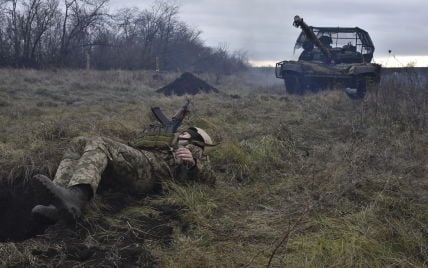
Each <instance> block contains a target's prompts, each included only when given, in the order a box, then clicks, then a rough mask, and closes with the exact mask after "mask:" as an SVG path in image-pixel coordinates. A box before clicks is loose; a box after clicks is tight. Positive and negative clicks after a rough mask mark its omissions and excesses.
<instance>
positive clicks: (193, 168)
mask: <svg viewBox="0 0 428 268" xmlns="http://www.w3.org/2000/svg"><path fill="white" fill-rule="evenodd" d="M186 148H187V149H188V150H189V151H190V153H191V156H192V158H193V161H183V164H181V165H179V166H177V168H176V178H177V179H179V180H193V181H200V182H205V183H209V184H214V183H215V176H214V172H213V171H212V168H211V165H210V163H209V160H208V158H207V157H206V156H205V155H204V154H203V151H202V149H201V148H199V147H197V146H194V145H188V146H186Z"/></svg>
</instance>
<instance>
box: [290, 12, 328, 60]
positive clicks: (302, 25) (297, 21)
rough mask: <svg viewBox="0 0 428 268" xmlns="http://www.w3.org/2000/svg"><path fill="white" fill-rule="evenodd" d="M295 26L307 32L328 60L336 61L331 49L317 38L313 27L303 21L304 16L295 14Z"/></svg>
mask: <svg viewBox="0 0 428 268" xmlns="http://www.w3.org/2000/svg"><path fill="white" fill-rule="evenodd" d="M293 26H294V27H296V28H299V27H300V28H301V29H302V31H303V32H304V33H305V35H306V36H307V37H308V38H309V40H311V41H312V42H313V43H314V44H315V45H316V46H317V47H318V48H319V50H321V52H322V53H323V54H324V55H325V56H326V57H327V59H328V61H329V62H330V63H333V62H334V59H333V55H332V54H331V52H330V50H329V49H328V48H326V47H325V46H324V45H323V44H322V43H321V41H320V40H319V39H318V38H317V36H316V35H315V34H314V32H313V31H312V30H311V28H310V27H309V26H308V25H307V24H306V23H305V22H304V21H303V18H301V17H299V16H295V17H294V22H293Z"/></svg>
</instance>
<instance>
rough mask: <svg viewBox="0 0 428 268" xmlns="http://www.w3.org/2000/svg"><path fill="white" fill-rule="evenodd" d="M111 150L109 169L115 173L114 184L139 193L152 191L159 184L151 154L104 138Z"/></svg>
mask: <svg viewBox="0 0 428 268" xmlns="http://www.w3.org/2000/svg"><path fill="white" fill-rule="evenodd" d="M103 140H104V142H105V145H106V147H107V148H108V150H109V153H110V154H109V156H110V157H111V158H110V159H109V160H110V161H109V168H111V169H112V170H113V172H114V179H113V182H114V183H117V184H120V185H125V186H127V188H128V189H132V190H134V191H135V192H138V193H147V192H149V191H151V190H152V189H153V188H154V187H155V185H156V184H157V183H158V181H157V179H156V178H155V173H157V172H156V170H155V169H154V167H153V162H156V160H155V159H153V157H151V156H152V155H151V154H150V153H149V152H145V153H144V152H142V151H140V150H138V149H135V148H133V147H130V146H128V145H126V144H123V143H120V142H116V141H113V140H111V139H108V138H103Z"/></svg>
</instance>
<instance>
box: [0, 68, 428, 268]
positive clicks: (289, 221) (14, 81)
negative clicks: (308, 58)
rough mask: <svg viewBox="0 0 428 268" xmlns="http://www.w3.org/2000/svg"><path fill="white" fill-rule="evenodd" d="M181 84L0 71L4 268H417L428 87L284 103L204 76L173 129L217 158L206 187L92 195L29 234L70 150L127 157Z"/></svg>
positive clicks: (112, 74) (276, 95) (405, 84)
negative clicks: (202, 141)
mask: <svg viewBox="0 0 428 268" xmlns="http://www.w3.org/2000/svg"><path fill="white" fill-rule="evenodd" d="M179 75H180V73H161V74H156V73H154V72H148V71H132V72H131V71H103V72H101V71H78V70H69V71H66V70H60V71H55V70H51V71H36V70H9V69H3V70H0V81H1V83H0V126H1V127H0V174H1V175H0V176H1V182H0V184H1V185H0V240H1V242H0V266H1V267H266V266H267V267H426V266H427V265H428V175H427V174H428V132H427V130H428V84H427V83H426V80H421V79H420V77H419V76H418V75H412V74H409V73H402V74H400V75H394V73H389V74H385V76H384V77H383V79H382V81H381V84H380V85H379V87H376V88H370V89H368V93H367V96H366V98H365V99H364V100H358V101H353V100H350V99H349V98H348V97H347V96H346V94H345V93H343V92H342V91H341V90H339V89H337V90H328V91H324V92H319V93H317V94H307V95H305V96H287V95H286V94H285V90H284V88H283V85H282V82H281V80H277V79H275V78H274V74H273V72H272V71H271V70H263V69H258V70H251V71H248V72H246V73H242V74H237V75H233V76H222V77H219V76H218V75H217V76H216V75H210V74H201V75H198V76H199V78H201V79H203V80H205V81H206V82H208V83H210V84H211V85H212V86H214V87H215V88H217V89H218V90H219V93H212V94H199V95H195V96H191V97H190V96H189V98H190V100H191V106H190V110H191V114H190V116H189V118H187V119H185V122H184V124H185V125H186V126H190V125H197V126H200V127H202V128H204V129H206V130H207V131H208V132H209V133H210V134H212V136H213V138H214V139H215V141H216V142H220V145H218V146H216V147H214V148H209V149H208V154H209V155H210V159H211V161H212V164H213V168H214V170H215V172H216V175H217V183H216V185H215V186H214V187H213V186H211V185H205V184H201V183H188V184H185V183H175V182H171V181H165V182H164V184H163V185H162V189H161V190H160V191H158V192H155V193H150V194H148V195H145V196H126V195H124V194H121V193H120V192H115V191H112V190H110V189H108V188H106V189H104V191H102V192H101V193H99V195H98V196H97V197H96V199H95V200H94V201H93V202H92V203H91V204H90V205H89V206H88V207H87V209H86V211H85V217H84V218H83V219H82V220H81V221H79V222H77V223H76V225H73V226H63V225H61V224H57V225H53V226H44V225H40V224H35V222H34V221H33V220H32V219H31V217H30V215H29V213H30V210H31V207H32V206H33V205H34V202H35V197H34V192H33V191H32V190H31V189H30V187H28V180H30V179H31V177H32V175H34V174H37V173H43V174H46V175H48V176H50V177H52V176H53V175H54V174H55V171H56V168H57V166H58V164H59V161H60V160H61V157H62V152H63V150H64V149H65V148H66V146H67V144H68V143H69V141H70V140H71V139H72V138H73V137H76V136H78V135H103V136H108V137H110V138H113V139H115V140H119V141H123V142H128V141H130V140H132V139H133V138H135V137H136V135H137V133H138V131H140V130H142V129H143V128H144V126H146V125H147V124H149V123H150V122H152V121H153V120H154V118H153V117H152V116H151V115H150V113H149V112H150V107H151V106H160V107H162V108H163V109H164V110H165V112H166V113H167V114H172V113H173V112H174V111H175V110H176V109H178V108H179V107H180V106H181V105H183V104H184V102H185V98H186V97H185V96H182V97H176V96H175V97H174V96H173V97H165V96H163V95H160V94H158V93H156V92H155V91H156V89H158V88H161V87H163V86H165V85H166V84H168V83H170V82H172V81H173V80H174V79H176V78H177V77H179Z"/></svg>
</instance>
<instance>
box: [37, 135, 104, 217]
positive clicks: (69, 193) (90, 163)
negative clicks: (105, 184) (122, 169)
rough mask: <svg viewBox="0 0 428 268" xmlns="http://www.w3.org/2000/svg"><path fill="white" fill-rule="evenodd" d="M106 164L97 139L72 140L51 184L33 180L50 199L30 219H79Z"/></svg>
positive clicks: (99, 140) (102, 148)
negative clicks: (46, 204) (38, 217)
mask: <svg viewBox="0 0 428 268" xmlns="http://www.w3.org/2000/svg"><path fill="white" fill-rule="evenodd" d="M107 162H108V150H107V149H106V147H105V145H104V141H103V140H102V139H101V138H85V137H78V138H75V139H73V141H72V143H71V144H70V148H69V149H67V151H66V152H65V155H64V160H63V161H62V162H61V164H60V166H59V168H58V170H57V174H56V176H55V179H54V181H51V180H50V179H49V178H47V177H46V176H43V175H37V176H35V177H34V179H35V181H37V182H39V184H40V185H41V186H42V187H43V188H44V189H45V190H47V192H49V194H51V195H52V198H53V199H52V203H51V204H50V205H49V206H45V205H37V206H35V207H34V208H33V209H32V213H33V215H36V216H42V217H45V218H48V219H51V220H53V221H57V220H59V219H66V220H70V221H71V220H73V219H76V218H78V217H80V214H81V209H82V208H83V207H84V205H85V204H86V202H87V201H88V200H89V199H90V198H92V197H93V196H94V193H95V191H96V189H97V187H98V184H99V182H100V180H101V174H102V173H103V171H104V170H105V168H106V166H107Z"/></svg>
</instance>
